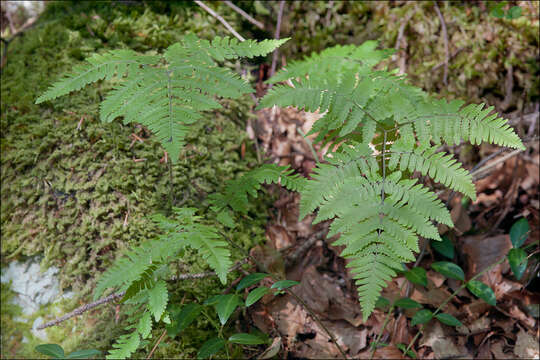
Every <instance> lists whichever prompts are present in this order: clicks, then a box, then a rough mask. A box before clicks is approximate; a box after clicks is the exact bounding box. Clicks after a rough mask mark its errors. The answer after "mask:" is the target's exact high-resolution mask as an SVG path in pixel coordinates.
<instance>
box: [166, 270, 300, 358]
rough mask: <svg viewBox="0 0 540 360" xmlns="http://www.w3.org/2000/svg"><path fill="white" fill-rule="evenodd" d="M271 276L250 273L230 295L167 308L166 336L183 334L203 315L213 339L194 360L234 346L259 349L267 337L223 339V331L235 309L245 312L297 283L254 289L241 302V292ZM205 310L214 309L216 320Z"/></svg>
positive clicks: (241, 335)
mask: <svg viewBox="0 0 540 360" xmlns="http://www.w3.org/2000/svg"><path fill="white" fill-rule="evenodd" d="M269 276H271V275H270V274H266V273H253V274H249V275H248V276H246V277H245V278H243V279H242V280H241V281H240V282H239V283H238V285H237V286H236V289H235V292H234V293H233V294H230V293H229V294H221V295H216V296H213V297H211V298H209V299H207V300H206V301H204V302H203V304H202V305H200V304H198V303H190V304H186V305H184V306H182V307H179V306H176V305H172V306H171V307H170V310H169V312H170V314H171V320H172V322H171V324H169V325H167V334H168V335H169V337H171V338H174V337H176V336H177V335H178V334H180V333H181V332H182V331H184V330H185V329H186V328H187V327H188V326H189V325H190V324H191V323H192V322H193V321H194V320H195V319H196V318H197V317H198V316H200V315H201V314H202V315H204V316H205V317H206V318H207V319H208V320H209V321H210V323H211V324H212V325H213V326H214V327H215V330H216V333H217V336H216V337H213V338H211V339H209V340H207V341H206V342H205V343H204V344H203V345H202V346H201V348H200V349H199V351H198V353H197V358H203V359H205V358H209V357H211V356H213V355H215V354H217V353H218V352H220V351H222V350H223V349H225V351H226V353H227V355H228V354H229V350H228V344H238V345H246V346H250V345H261V344H267V343H268V337H267V336H266V335H265V334H261V333H260V332H259V333H235V334H232V335H230V336H225V334H224V332H225V331H224V327H225V325H226V324H227V322H228V321H229V319H230V317H231V315H232V314H233V313H234V312H235V311H236V310H237V309H238V308H248V307H250V306H252V305H253V304H255V303H256V302H257V301H259V300H260V299H261V298H262V297H263V296H264V295H267V294H272V293H273V295H279V294H280V293H281V292H282V291H283V290H284V289H286V288H289V287H292V286H294V285H297V284H298V282H296V281H290V280H281V281H276V282H274V284H272V286H271V287H270V288H269V287H266V286H258V287H256V288H254V289H252V290H250V291H249V292H248V293H247V295H246V297H245V299H243V298H242V295H241V292H242V291H245V290H246V289H248V288H250V287H253V286H254V285H256V284H258V283H259V282H260V281H261V280H262V279H264V278H266V277H269ZM208 308H214V310H215V313H216V314H217V316H218V320H219V321H216V320H215V318H214V317H213V316H212V315H211V314H210V313H209V311H208Z"/></svg>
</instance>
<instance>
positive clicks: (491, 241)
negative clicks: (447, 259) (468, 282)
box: [462, 235, 512, 285]
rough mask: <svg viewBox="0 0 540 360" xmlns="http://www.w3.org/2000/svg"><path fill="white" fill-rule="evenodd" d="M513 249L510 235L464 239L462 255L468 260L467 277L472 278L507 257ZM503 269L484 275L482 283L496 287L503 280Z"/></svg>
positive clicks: (497, 268) (477, 236)
mask: <svg viewBox="0 0 540 360" xmlns="http://www.w3.org/2000/svg"><path fill="white" fill-rule="evenodd" d="M511 248H512V243H511V242H510V237H509V236H508V235H497V236H493V237H489V238H486V237H483V236H482V235H475V236H468V237H465V238H464V239H463V247H462V253H463V254H464V255H465V257H466V259H467V277H468V278H471V277H473V276H474V275H476V274H478V273H479V272H480V271H482V270H484V269H486V268H487V267H488V266H490V265H492V264H493V263H495V262H497V261H498V260H500V259H501V258H502V257H504V256H506V254H507V253H508V251H509V250H510V249H511ZM501 271H502V267H500V266H498V267H495V268H493V269H492V270H491V271H490V272H489V276H488V274H484V275H482V277H481V279H480V280H482V281H484V282H486V283H488V285H495V284H497V283H499V282H500V281H501V279H502V275H501Z"/></svg>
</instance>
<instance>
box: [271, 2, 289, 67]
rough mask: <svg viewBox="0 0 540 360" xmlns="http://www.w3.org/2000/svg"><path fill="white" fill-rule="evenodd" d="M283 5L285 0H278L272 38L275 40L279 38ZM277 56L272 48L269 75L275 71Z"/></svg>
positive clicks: (276, 51) (276, 52)
mask: <svg viewBox="0 0 540 360" xmlns="http://www.w3.org/2000/svg"><path fill="white" fill-rule="evenodd" d="M284 7H285V1H280V2H279V12H278V17H277V24H276V32H275V34H274V38H275V39H276V40H279V33H280V32H281V19H282V17H283V8H284ZM277 57H278V50H277V49H276V50H274V54H273V55H272V66H271V67H270V77H272V76H273V75H274V73H275V72H276V65H277Z"/></svg>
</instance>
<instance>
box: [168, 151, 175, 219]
mask: <svg viewBox="0 0 540 360" xmlns="http://www.w3.org/2000/svg"><path fill="white" fill-rule="evenodd" d="M168 164H169V214H171V213H172V208H173V196H174V195H173V189H174V185H173V171H172V161H171V159H169V162H168Z"/></svg>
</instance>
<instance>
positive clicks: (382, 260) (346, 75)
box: [260, 41, 524, 319]
mask: <svg viewBox="0 0 540 360" xmlns="http://www.w3.org/2000/svg"><path fill="white" fill-rule="evenodd" d="M391 53H392V51H391V50H390V51H384V50H377V49H376V42H373V41H369V42H366V43H364V44H363V45H361V46H354V45H348V46H338V47H335V48H331V49H327V50H325V51H323V52H322V53H321V54H313V55H311V56H310V57H307V58H306V59H305V60H304V61H299V62H293V63H291V64H290V65H289V66H288V67H287V68H286V69H284V70H281V71H280V72H278V73H277V74H276V75H275V76H274V77H273V78H272V79H270V80H269V82H270V83H278V82H281V81H285V80H288V81H287V84H277V85H275V86H274V87H273V88H272V89H271V90H270V91H269V92H268V94H267V95H266V96H265V97H264V98H263V99H262V100H261V103H260V107H269V106H275V105H277V106H296V107H298V108H300V109H305V110H306V111H312V112H313V111H318V112H320V113H321V114H323V116H322V117H321V118H320V119H319V120H317V121H316V122H315V124H314V125H313V127H312V129H311V131H310V133H312V134H313V133H317V137H316V141H320V142H324V143H328V142H330V143H334V144H336V145H338V144H339V147H338V150H337V151H335V152H332V153H329V154H327V157H326V161H325V162H323V163H321V164H318V165H317V167H316V168H315V169H314V172H313V174H312V180H309V181H307V182H306V183H305V184H304V185H303V186H302V187H299V189H298V190H299V191H300V193H301V202H300V217H301V218H303V217H305V216H306V215H307V214H309V213H311V212H313V211H315V210H318V214H317V217H316V218H315V220H314V222H320V221H323V220H328V219H333V222H332V224H331V226H330V232H329V234H328V236H333V235H336V234H340V238H339V239H338V240H337V242H336V244H337V245H345V249H344V250H343V252H342V254H341V255H342V256H344V257H347V258H350V259H351V262H350V263H349V265H348V266H349V267H350V268H351V273H352V274H353V277H354V278H355V279H356V284H357V286H358V294H359V299H360V304H361V306H362V312H363V316H364V319H367V317H368V316H369V315H370V314H371V312H372V311H373V309H374V307H375V302H376V301H377V299H378V298H379V296H380V292H381V291H382V288H383V287H385V286H386V282H387V281H388V280H390V279H391V278H392V277H394V276H396V271H397V270H402V269H403V263H406V262H410V261H414V260H415V255H414V252H418V251H419V248H418V237H419V236H422V237H425V238H430V239H435V240H440V237H439V233H438V231H437V228H436V227H435V225H434V224H433V221H437V222H440V223H443V224H446V225H449V226H453V224H452V220H451V218H450V214H449V212H448V210H447V209H446V207H445V206H444V204H443V203H442V202H441V201H440V200H439V199H438V198H437V196H436V195H435V193H434V192H433V191H432V190H430V189H428V188H426V187H424V186H423V185H421V184H419V183H417V180H416V179H412V178H411V175H413V174H414V173H419V174H422V175H425V176H429V177H430V178H432V179H433V180H434V181H435V182H439V183H441V184H443V185H445V186H447V187H449V188H451V189H453V190H456V191H459V192H462V193H463V194H465V195H466V196H469V197H471V198H472V199H475V198H476V191H475V187H474V183H473V182H472V177H471V175H470V174H469V172H468V171H467V170H465V169H464V168H462V167H461V164H460V163H459V162H458V161H457V160H456V159H454V157H453V155H452V154H447V153H444V152H439V151H438V148H439V147H440V144H441V143H442V142H445V143H448V144H459V143H460V142H461V141H462V140H465V141H470V142H471V143H473V144H479V143H480V142H483V141H487V142H490V143H494V144H498V145H502V146H508V147H513V148H517V149H523V148H524V147H523V144H522V143H521V141H520V139H519V137H518V136H517V135H516V134H515V133H514V131H513V130H512V129H511V128H510V126H509V125H508V124H507V121H506V120H504V119H502V118H500V117H498V116H497V114H496V113H493V108H492V107H490V108H486V109H484V105H468V106H464V103H463V102H462V101H459V100H454V101H450V102H447V101H446V100H444V99H436V98H434V97H432V96H430V95H428V94H426V93H425V92H423V91H422V90H421V89H418V88H415V87H414V86H412V85H410V84H408V83H407V80H406V78H405V77H404V76H397V75H395V74H394V73H392V72H389V71H380V70H374V69H373V66H374V65H376V64H377V63H378V62H380V60H382V59H383V58H385V57H387V56H388V55H389V54H391Z"/></svg>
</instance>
